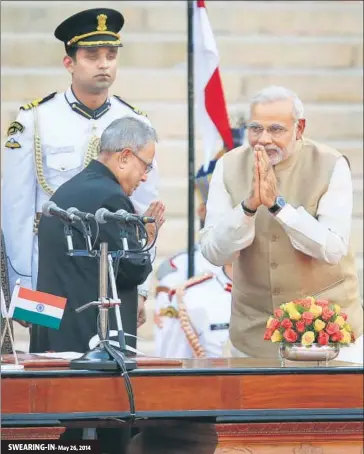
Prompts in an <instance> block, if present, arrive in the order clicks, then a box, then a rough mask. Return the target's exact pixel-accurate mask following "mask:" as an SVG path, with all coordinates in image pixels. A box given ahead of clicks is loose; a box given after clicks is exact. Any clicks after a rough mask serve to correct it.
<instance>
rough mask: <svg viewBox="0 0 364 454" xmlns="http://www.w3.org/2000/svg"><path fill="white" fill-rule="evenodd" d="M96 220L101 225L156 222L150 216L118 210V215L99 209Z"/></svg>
mask: <svg viewBox="0 0 364 454" xmlns="http://www.w3.org/2000/svg"><path fill="white" fill-rule="evenodd" d="M95 219H96V221H97V222H98V223H99V224H106V223H107V222H126V223H128V222H142V223H143V224H147V223H149V222H154V218H152V217H149V216H138V215H137V214H132V213H128V212H127V211H125V210H118V211H116V213H112V212H111V211H109V210H107V209H106V208H99V209H98V210H97V211H96V213H95Z"/></svg>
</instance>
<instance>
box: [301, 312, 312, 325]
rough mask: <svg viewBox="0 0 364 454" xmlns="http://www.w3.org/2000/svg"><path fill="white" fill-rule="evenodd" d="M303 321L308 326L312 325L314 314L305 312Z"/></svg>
mask: <svg viewBox="0 0 364 454" xmlns="http://www.w3.org/2000/svg"><path fill="white" fill-rule="evenodd" d="M302 320H303V321H304V322H305V324H306V325H311V323H312V321H313V314H312V312H304V313H303V314H302Z"/></svg>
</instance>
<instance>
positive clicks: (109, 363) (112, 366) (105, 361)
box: [69, 347, 137, 370]
mask: <svg viewBox="0 0 364 454" xmlns="http://www.w3.org/2000/svg"><path fill="white" fill-rule="evenodd" d="M121 354H122V353H121ZM123 356H124V364H125V368H126V370H133V369H136V368H137V363H136V360H135V359H131V358H127V357H126V356H125V355H123ZM69 367H70V369H74V370H118V369H119V366H118V364H117V363H116V361H115V360H114V358H112V356H111V355H110V354H109V353H108V352H107V351H106V350H105V349H104V348H101V347H96V348H94V349H93V350H90V351H88V352H86V353H85V354H84V355H82V356H81V358H78V359H73V360H72V361H70V366H69Z"/></svg>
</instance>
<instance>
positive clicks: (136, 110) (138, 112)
mask: <svg viewBox="0 0 364 454" xmlns="http://www.w3.org/2000/svg"><path fill="white" fill-rule="evenodd" d="M114 98H116V99H117V100H118V101H120V102H122V103H123V104H125V105H126V106H128V107H129V108H130V109H131V110H132V111H133V112H135V113H136V114H137V115H144V117H147V118H148V115H147V114H146V113H144V112H142V111H141V110H139V109H138V108H136V107H135V106H132V105H131V104H129V103H127V102H126V101H124V100H123V99H121V98H120V96H117V95H114Z"/></svg>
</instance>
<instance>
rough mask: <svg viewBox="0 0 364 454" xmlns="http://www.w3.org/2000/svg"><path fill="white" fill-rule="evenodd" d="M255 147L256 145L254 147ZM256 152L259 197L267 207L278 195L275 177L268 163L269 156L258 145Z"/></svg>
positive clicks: (270, 205)
mask: <svg viewBox="0 0 364 454" xmlns="http://www.w3.org/2000/svg"><path fill="white" fill-rule="evenodd" d="M256 148H257V147H256ZM257 153H258V164H259V165H258V168H259V182H260V199H261V201H262V204H263V205H265V206H266V207H267V208H271V207H272V206H273V205H274V203H275V201H276V198H277V196H278V189H277V179H276V176H275V173H274V170H273V166H272V164H271V163H270V160H269V157H268V155H267V153H266V151H265V150H264V147H261V146H260V147H259V150H258V151H257Z"/></svg>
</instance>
